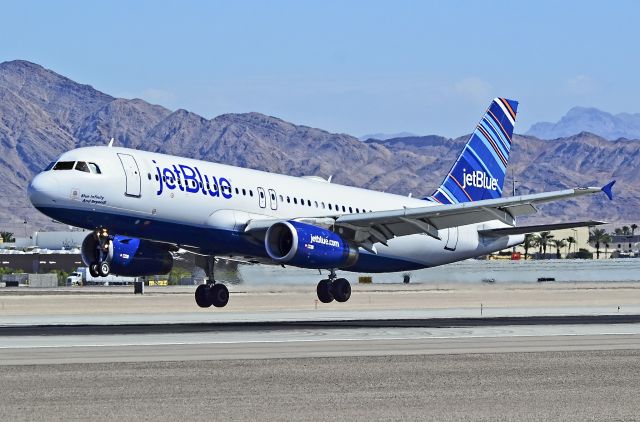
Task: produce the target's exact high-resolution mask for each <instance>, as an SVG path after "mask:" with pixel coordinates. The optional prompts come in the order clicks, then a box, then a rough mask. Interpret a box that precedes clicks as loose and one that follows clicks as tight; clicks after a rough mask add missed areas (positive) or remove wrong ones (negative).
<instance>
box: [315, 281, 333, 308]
mask: <svg viewBox="0 0 640 422" xmlns="http://www.w3.org/2000/svg"><path fill="white" fill-rule="evenodd" d="M316 293H317V294H318V300H319V301H320V302H322V303H331V302H333V294H331V280H328V279H324V280H320V282H319V283H318V287H317V288H316Z"/></svg>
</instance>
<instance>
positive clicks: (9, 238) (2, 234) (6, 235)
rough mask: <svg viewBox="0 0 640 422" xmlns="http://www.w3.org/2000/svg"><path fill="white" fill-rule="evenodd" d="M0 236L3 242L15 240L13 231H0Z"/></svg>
mask: <svg viewBox="0 0 640 422" xmlns="http://www.w3.org/2000/svg"><path fill="white" fill-rule="evenodd" d="M0 237H2V241H3V242H15V241H16V239H15V238H14V237H13V233H11V232H0Z"/></svg>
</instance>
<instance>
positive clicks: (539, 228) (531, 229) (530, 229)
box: [478, 221, 607, 237]
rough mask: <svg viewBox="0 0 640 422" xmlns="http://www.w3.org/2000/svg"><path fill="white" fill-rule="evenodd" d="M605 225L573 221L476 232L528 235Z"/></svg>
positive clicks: (595, 222)
mask: <svg viewBox="0 0 640 422" xmlns="http://www.w3.org/2000/svg"><path fill="white" fill-rule="evenodd" d="M602 224H607V223H606V222H604V221H575V222H573V223H558V224H538V225H535V226H518V227H504V228H501V229H487V230H478V233H479V234H481V235H483V236H496V237H498V236H508V235H510V234H528V233H538V232H544V231H551V230H562V229H574V228H576V227H592V226H600V225H602Z"/></svg>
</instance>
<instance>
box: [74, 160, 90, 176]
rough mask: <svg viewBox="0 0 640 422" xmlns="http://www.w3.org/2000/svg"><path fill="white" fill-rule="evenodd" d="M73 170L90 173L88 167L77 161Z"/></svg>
mask: <svg viewBox="0 0 640 422" xmlns="http://www.w3.org/2000/svg"><path fill="white" fill-rule="evenodd" d="M75 169H76V170H79V171H83V172H85V173H91V171H90V170H89V166H88V165H87V163H85V162H84V161H78V162H77V163H76V167H75Z"/></svg>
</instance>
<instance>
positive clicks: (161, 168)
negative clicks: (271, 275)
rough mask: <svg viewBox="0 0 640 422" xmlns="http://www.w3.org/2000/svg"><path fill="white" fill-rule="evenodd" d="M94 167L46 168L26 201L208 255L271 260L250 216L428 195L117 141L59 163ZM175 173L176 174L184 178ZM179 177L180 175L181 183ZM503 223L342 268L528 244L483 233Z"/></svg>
mask: <svg viewBox="0 0 640 422" xmlns="http://www.w3.org/2000/svg"><path fill="white" fill-rule="evenodd" d="M71 161H73V162H77V161H83V162H87V163H95V164H97V166H98V167H99V169H100V170H99V171H100V173H99V174H97V173H96V172H83V171H78V170H73V169H68V170H49V171H45V172H42V173H40V174H39V175H37V176H36V178H34V180H33V181H32V183H31V185H30V187H29V193H30V199H31V201H32V202H33V204H34V205H35V206H36V207H37V208H38V209H40V210H41V211H42V212H43V213H45V214H47V215H49V216H51V217H53V218H55V219H56V220H59V221H61V222H63V223H66V224H72V225H76V226H80V227H84V228H88V229H95V228H100V227H106V228H109V230H110V231H111V232H113V233H118V234H123V235H129V236H136V237H140V238H143V239H149V240H155V241H160V242H167V243H172V244H176V245H179V246H184V247H187V248H192V249H195V250H198V251H200V252H201V253H203V254H211V255H216V256H233V257H245V258H250V259H256V260H258V261H260V262H269V261H270V259H269V257H268V255H267V254H266V252H265V249H264V245H261V244H260V243H259V242H256V241H255V239H248V238H246V237H245V236H244V234H243V232H244V229H245V227H246V225H247V223H248V222H249V221H251V220H260V219H277V220H292V219H301V218H305V217H309V218H311V217H313V218H318V217H330V216H336V215H344V214H355V213H366V212H371V211H382V210H394V209H402V208H403V207H406V208H417V207H425V206H430V205H434V204H433V203H432V202H430V201H425V200H422V199H415V198H410V197H406V196H400V195H394V194H390V193H383V192H376V191H371V190H366V189H360V188H355V187H350V186H343V185H338V184H334V183H329V182H327V181H323V180H321V179H319V178H304V177H291V176H285V175H280V174H274V173H268V172H263V171H257V170H251V169H246V168H240V167H233V166H228V165H223V164H216V163H211V162H206V161H199V160H193V159H188V158H182V157H177V156H172V155H165V154H158V153H152V152H145V151H138V150H132V149H127V148H117V147H88V148H79V149H75V150H72V151H69V152H67V153H64V154H63V155H62V156H61V157H60V158H59V159H58V162H71ZM178 176H179V177H178ZM178 179H179V181H178ZM501 226H503V224H502V223H500V222H498V221H492V222H487V223H482V224H472V225H465V226H459V227H453V228H449V229H444V230H440V232H439V236H440V238H441V239H440V240H438V239H435V238H433V237H430V236H427V235H422V234H419V235H409V236H403V237H397V238H394V239H391V240H390V241H389V242H388V246H384V245H381V244H377V245H376V251H377V254H371V253H370V252H366V251H364V250H361V251H360V252H361V255H363V256H365V258H364V259H361V261H362V263H361V264H360V265H356V266H354V267H353V268H346V270H354V271H363V272H384V271H401V270H406V269H416V268H424V267H430V266H435V265H441V264H446V263H449V262H454V261H459V260H462V259H466V258H470V257H475V256H479V255H484V254H487V253H490V252H493V251H497V250H501V249H504V248H507V247H509V246H512V245H515V244H518V243H520V242H522V238H523V236H520V235H518V236H503V237H487V238H484V237H482V236H479V235H478V230H479V229H489V228H496V227H501Z"/></svg>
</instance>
